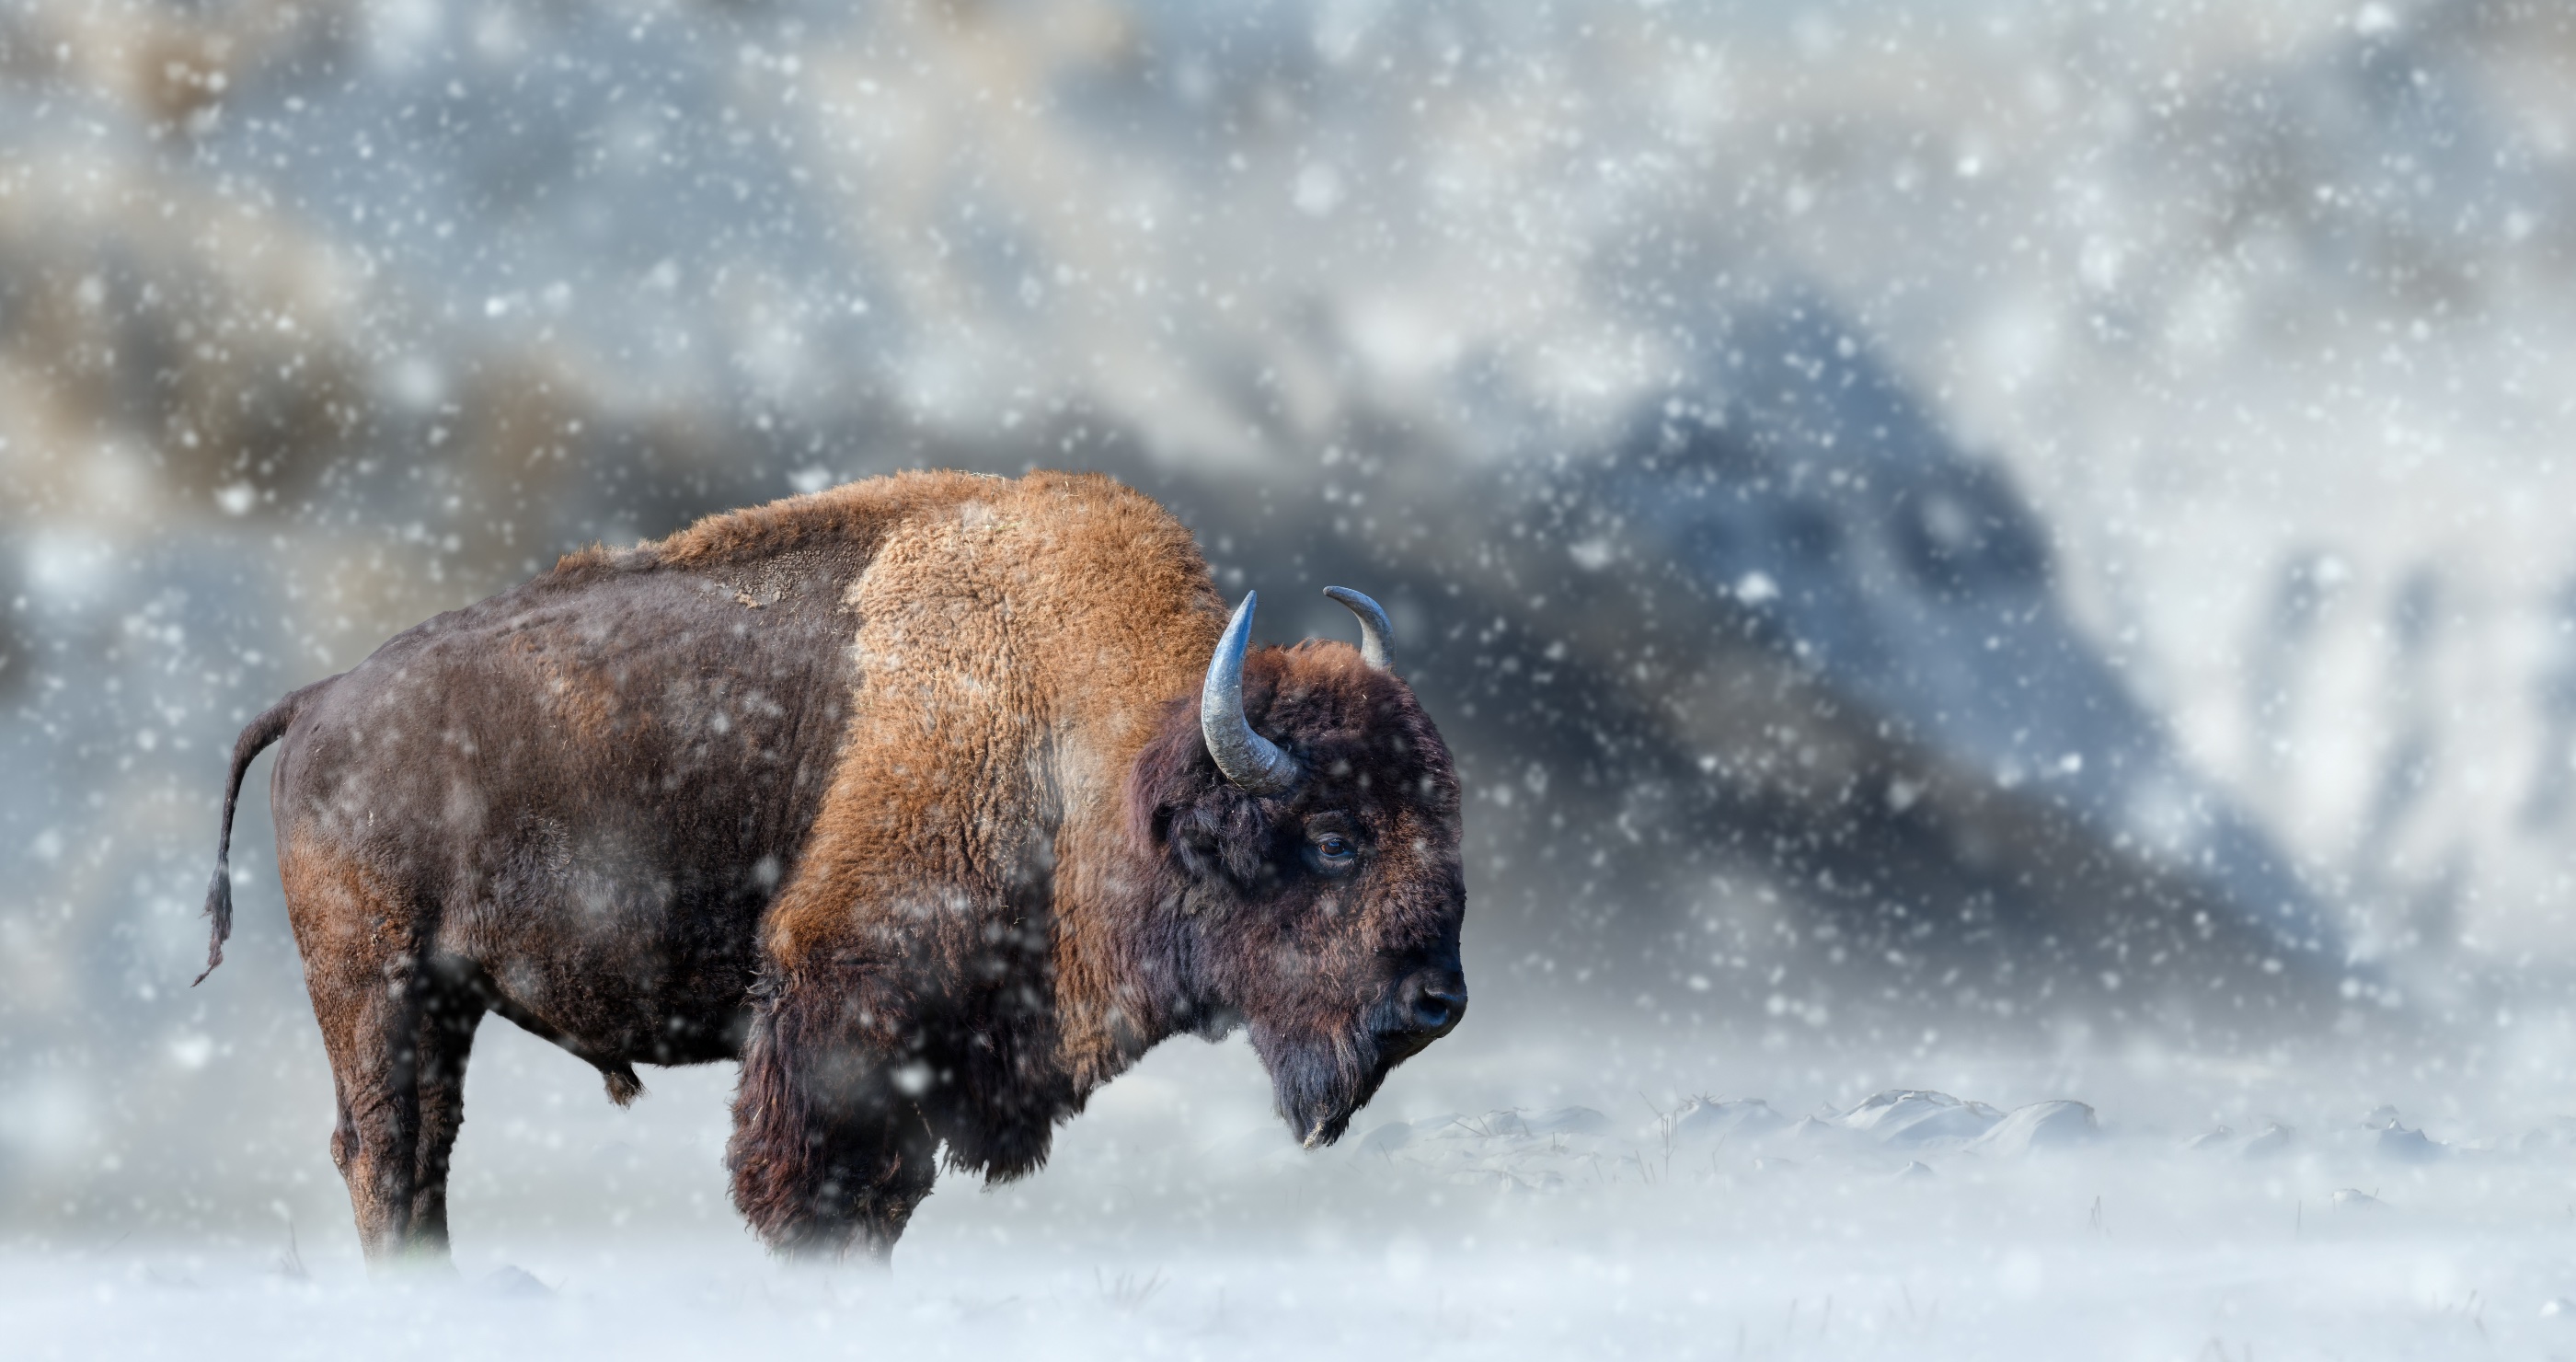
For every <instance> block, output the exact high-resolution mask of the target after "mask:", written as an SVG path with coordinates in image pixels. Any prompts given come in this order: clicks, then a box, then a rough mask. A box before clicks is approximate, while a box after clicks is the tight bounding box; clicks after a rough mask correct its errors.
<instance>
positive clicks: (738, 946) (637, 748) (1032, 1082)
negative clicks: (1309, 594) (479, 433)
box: [200, 473, 1467, 1262]
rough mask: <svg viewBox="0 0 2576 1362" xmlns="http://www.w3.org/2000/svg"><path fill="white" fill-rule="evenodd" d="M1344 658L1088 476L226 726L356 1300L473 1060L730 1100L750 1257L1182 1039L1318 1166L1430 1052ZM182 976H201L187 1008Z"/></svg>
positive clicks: (1376, 753)
mask: <svg viewBox="0 0 2576 1362" xmlns="http://www.w3.org/2000/svg"><path fill="white" fill-rule="evenodd" d="M1331 594H1332V595H1333V596H1334V597H1335V598H1336V599H1337V600H1340V601H1341V602H1342V603H1343V604H1345V605H1347V606H1348V607H1350V609H1351V610H1352V611H1353V613H1355V614H1357V615H1358V616H1359V618H1360V622H1361V634H1362V639H1363V646H1362V647H1360V648H1356V649H1355V648H1353V647H1351V646H1350V645H1348V644H1344V643H1338V642H1317V641H1312V640H1310V641H1308V642H1305V643H1301V644H1298V645H1297V646H1295V647H1293V648H1285V649H1283V648H1275V647H1274V648H1264V649H1261V650H1258V651H1252V650H1250V649H1249V648H1248V643H1249V639H1250V626H1251V622H1252V611H1253V598H1252V597H1251V596H1249V595H1247V596H1246V597H1245V598H1244V601H1243V604H1242V605H1241V606H1240V607H1239V608H1238V609H1237V610H1236V611H1235V612H1234V614H1233V616H1232V618H1231V620H1230V621H1229V619H1228V617H1227V615H1226V613H1225V610H1224V607H1223V603H1222V601H1221V600H1220V599H1219V598H1218V596H1217V594H1216V589H1215V586H1214V583H1213V582H1212V581H1211V580H1210V578H1209V575H1208V569H1207V565H1206V562H1205V560H1204V559H1203V558H1202V557H1201V556H1200V554H1199V551H1198V548H1197V546H1196V545H1195V543H1193V541H1192V540H1191V538H1190V535H1189V532H1188V531H1187V530H1186V529H1185V528H1183V527H1182V526H1181V524H1180V523H1179V522H1178V521H1176V520H1174V519H1173V518H1172V517H1171V515H1170V514H1169V513H1167V512H1166V511H1164V510H1163V509H1162V508H1161V507H1160V506H1157V505H1156V504H1154V502H1152V501H1151V500H1149V499H1148V498H1146V497H1144V496H1142V495H1141V494H1139V493H1136V492H1134V491H1132V490H1129V489H1127V488H1124V487H1121V486H1119V485H1117V484H1115V483H1113V482H1111V481H1109V480H1107V479H1105V478H1100V477H1094V476H1080V475H1066V474H1055V473H1039V474H1032V475H1031V476H1029V477H1027V478H1023V479H1020V480H1018V481H1016V482H1014V481H1007V480H1002V479H996V478H986V477H976V476H971V475H965V474H953V473H939V474H906V475H901V476H897V477H891V478H881V479H876V480H873V481H868V482H861V483H853V484H850V485H848V486H844V487H839V488H835V489H832V490H829V491H825V492H820V493H816V494H812V495H809V496H801V497H795V498H791V499H789V500H786V501H781V502H775V503H772V504H770V505H767V506H761V507H756V508H752V509H749V510H744V511H737V512H733V513H731V514H727V515H721V516H715V517H712V518H710V519H707V520H704V521H701V522H699V523H698V524H696V525H693V526H691V527H689V528H688V529H686V530H683V531H681V532H680V533H678V534H675V535H673V536H671V537H670V538H668V539H665V540H662V541H660V542H658V543H651V544H644V545H640V546H638V547H636V548H633V549H630V550H619V551H607V550H599V549H593V550H590V551H586V552H582V553H576V554H573V555H571V556H569V557H567V558H565V559H564V560H563V561H562V562H561V563H560V564H558V565H557V566H556V567H555V568H554V570H553V571H551V572H548V573H546V574H544V575H543V576H540V577H538V578H536V579H535V580H533V581H530V582H528V583H526V584H524V585H522V586H519V587H517V588H515V589H512V590H510V591H505V592H502V593H501V594H499V595H497V596H494V597H492V598H490V599H488V600H485V601H482V602H480V603H479V604H476V605H472V606H469V607H467V608H465V609H462V610H458V611H454V612H451V613H449V614H445V615H441V616H439V617H438V618H436V619H433V620H430V621H429V622H427V623H425V624H422V625H420V626H418V627H417V628H414V629H412V630H410V631H408V632H406V633H404V634H402V635H399V636H398V637H396V638H394V639H393V640H392V641H391V642H388V643H387V644H385V645H384V646H383V647H382V648H380V649H378V650H377V651H376V653H375V654H374V655H373V656H372V657H369V658H368V659H367V660H366V661H365V662H363V663H361V664H359V665H358V666H357V667H356V668H355V669H353V670H351V671H349V672H346V673H344V674H342V675H340V676H336V677H333V678H331V679H329V680H326V681H322V682H318V683H316V684H314V685H311V686H307V687H306V688H304V689H302V690H300V691H297V692H295V693H294V694H292V695H289V696H287V697H286V698H285V699H284V700H282V701H280V702H279V703H278V704H277V705H276V706H275V707H273V708H271V709H270V710H269V711H268V712H267V713H265V714H262V715H261V716H260V717H259V718H258V719H256V720H254V721H253V722H252V723H251V725H250V726H249V727H248V728H247V729H245V730H244V731H243V733H242V735H241V738H240V740H239V742H238V743H237V744H236V745H235V747H234V750H233V758H232V767H231V774H230V778H229V781H228V783H227V785H226V789H225V797H224V814H223V838H224V841H223V842H220V843H219V844H218V863H217V869H216V873H215V880H214V885H213V887H212V889H211V890H210V891H209V894H208V902H207V911H208V913H209V914H210V915H211V916H212V917H213V919H214V926H213V931H212V937H213V939H212V942H211V944H210V947H209V950H208V958H207V969H208V971H209V972H211V971H212V970H213V968H214V967H215V965H216V963H218V962H219V961H220V960H221V959H222V948H223V942H224V939H225V937H226V936H227V935H228V934H229V932H230V930H231V918H232V903H231V890H230V879H229V873H228V871H227V869H226V868H225V866H224V863H223V855H224V854H225V849H226V848H227V847H228V844H229V839H230V837H231V829H232V816H233V806H234V803H235V801H236V799H237V798H238V796H239V793H240V787H241V783H242V775H243V771H244V768H245V767H247V766H248V765H249V763H250V761H251V759H252V758H253V757H255V756H256V755H257V754H258V753H259V752H260V750H261V749H263V748H265V747H267V746H268V745H269V744H271V743H281V744H282V746H281V748H280V754H279V757H278V760H277V763H276V769H275V772H274V775H273V780H272V784H271V800H272V802H273V804H274V807H275V809H276V822H277V836H278V864H279V871H280V879H281V882H282V884H283V887H284V890H285V896H286V907H287V916H288V919H289V921H290V922H291V923H292V924H293V927H294V931H295V940H296V946H297V949H298V950H299V952H301V954H302V956H303V959H304V972H305V977H306V979H307V981H308V984H309V986H310V989H311V992H312V997H313V1008H314V1013H315V1015H316V1017H317V1018H319V1020H320V1022H321V1026H322V1034H323V1041H324V1044H325V1047H326V1048H327V1050H328V1052H329V1055H330V1059H331V1069H332V1076H333V1079H334V1081H335V1087H336V1091H337V1094H338V1105H339V1119H338V1122H337V1125H336V1127H335V1129H334V1131H333V1133H332V1137H331V1155H332V1159H333V1161H334V1162H335V1163H336V1164H338V1166H339V1168H340V1171H341V1174H342V1176H343V1177H345V1178H346V1179H347V1181H348V1185H349V1200H350V1203H351V1205H352V1207H353V1208H354V1210H355V1212H356V1216H357V1224H358V1234H359V1238H360V1240H361V1242H362V1243H363V1245H364V1247H365V1249H366V1252H367V1254H368V1257H369V1259H370V1260H371V1261H376V1262H382V1261H385V1260H387V1259H390V1258H394V1257H398V1256H404V1255H415V1254H416V1255H424V1256H429V1257H433V1258H436V1257H441V1256H443V1255H444V1254H445V1253H446V1251H447V1209H446V1185H447V1159H448V1153H449V1150H450V1149H451V1147H452V1146H453V1144H454V1141H455V1138H456V1131H457V1124H458V1121H459V1119H460V1117H461V1101H462V1095H463V1091H464V1076H465V1062H466V1056H467V1052H468V1050H469V1048H470V1047H471V1045H472V1042H473V1037H474V1031H475V1028H476V1026H477V1024H478V1023H479V1022H480V1021H481V1020H482V1018H483V1016H484V1014H485V1013H487V1012H494V1013H499V1014H500V1015H501V1016H503V1017H506V1018H508V1019H509V1020H511V1021H513V1022H515V1023H517V1024H518V1025H520V1026H522V1027H525V1028H527V1029H528V1030H530V1031H532V1032H534V1033H536V1034H538V1035H540V1036H543V1037H545V1038H546V1039H548V1040H551V1041H553V1042H554V1043H556V1044H558V1045H560V1046H562V1047H563V1048H565V1049H566V1050H569V1051H571V1052H572V1053H574V1054H575V1055H578V1056H580V1057H581V1058H583V1059H584V1060H587V1061H589V1062H590V1063H591V1064H593V1065H596V1066H597V1067H598V1068H599V1070H600V1072H601V1073H602V1074H603V1075H605V1076H606V1078H607V1083H608V1091H609V1095H610V1096H611V1097H612V1098H614V1099H616V1100H617V1101H619V1102H626V1101H631V1100H633V1098H634V1096H635V1095H636V1093H637V1092H639V1091H640V1086H639V1085H638V1083H637V1082H636V1078H635V1071H634V1066H635V1065H636V1064H637V1063H652V1064H690V1063H703V1062H710V1061H715V1060H721V1059H733V1058H739V1059H740V1060H741V1061H742V1078H741V1086H740V1088H739V1091H738V1093H737V1095H736V1097H735V1100H734V1112H733V1114H734V1135H733V1139H732V1143H731V1146H730V1149H729V1151H728V1155H727V1163H728V1166H729V1167H730V1168H731V1170H732V1174H733V1194H734V1200H735V1203H736V1205H738V1206H739V1207H740V1208H741V1210H742V1212H743V1214H744V1215H745V1216H747V1217H749V1219H750V1220H751V1222H752V1224H753V1225H754V1226H755V1227H756V1228H757V1229H758V1230H759V1232H760V1233H761V1235H762V1236H763V1237H764V1238H765V1239H766V1240H767V1241H768V1243H769V1244H770V1245H771V1246H772V1247H773V1248H775V1249H777V1250H779V1251H782V1252H790V1253H799V1254H826V1255H830V1254H842V1253H847V1252H850V1251H852V1250H858V1251H862V1252H865V1253H867V1254H870V1255H874V1256H878V1257H882V1256H884V1255H886V1254H888V1253H890V1252H891V1251H892V1249H893V1246H894V1243H895V1240H896V1239H897V1237H898V1236H900V1235H901V1234H902V1232H903V1227H904V1224H905V1222H906V1221H907V1220H908V1219H909V1218H910V1217H911V1214H912V1211H913V1208H914V1207H915V1206H916V1205H918V1204H919V1203H920V1201H921V1199H922V1198H923V1197H924V1196H926V1195H928V1194H929V1191H930V1187H931V1181H932V1176H933V1173H934V1168H933V1161H934V1158H935V1157H936V1152H937V1150H938V1149H939V1147H940V1145H941V1144H942V1143H943V1142H944V1143H945V1145H946V1147H947V1161H948V1163H949V1164H950V1165H951V1166H952V1167H955V1168H958V1169H962V1170H967V1171H972V1172H977V1173H981V1174H983V1175H985V1176H986V1177H987V1178H992V1179H1005V1178H1011V1177H1016V1176H1019V1175H1021V1174H1024V1173H1027V1172H1029V1171H1031V1170H1033V1169H1035V1168H1037V1167H1038V1166H1040V1165H1041V1164H1042V1163H1044V1161H1045V1159H1046V1156H1047V1149H1048V1144H1049V1141H1050V1139H1051V1138H1052V1132H1053V1129H1054V1126H1055V1124H1056V1123H1057V1122H1059V1121H1062V1120H1065V1119H1067V1118H1068V1117H1070V1116H1071V1115H1072V1114H1073V1113H1075V1112H1077V1111H1079V1110H1081V1108H1082V1106H1083V1103H1084V1101H1085V1100H1086V1099H1087V1098H1088V1096H1089V1095H1090V1093H1091V1092H1092V1091H1093V1090H1094V1089H1095V1088H1097V1087H1098V1086H1099V1085H1100V1084H1102V1083H1104V1082H1107V1081H1108V1080H1109V1079H1111V1078H1113V1077H1115V1076H1116V1075H1117V1074H1118V1073H1120V1072H1121V1071H1122V1070H1124V1069H1125V1068H1126V1067H1127V1066H1128V1065H1130V1064H1132V1063H1134V1062H1135V1061H1136V1059H1137V1058H1138V1057H1139V1056H1140V1055H1142V1054H1143V1053H1144V1052H1145V1051H1146V1050H1147V1049H1149V1048H1151V1047H1152V1046H1154V1045H1155V1044H1156V1043H1158V1042H1160V1041H1162V1040H1164V1039H1166V1038H1168V1037H1170V1036H1173V1035H1176V1034H1178V1033H1180V1032H1184V1031H1188V1032H1194V1033H1197V1034H1200V1035H1203V1036H1208V1037H1211V1038H1213V1037H1216V1036H1220V1035H1223V1034H1225V1033H1226V1032H1228V1031H1230V1030H1231V1029H1233V1028H1234V1027H1236V1026H1244V1027H1247V1028H1248V1029H1249V1030H1250V1032H1251V1038H1252V1042H1253V1045H1254V1047H1255V1048H1256V1049H1257V1050H1258V1052H1259V1053H1260V1055H1261V1059H1262V1061H1263V1063H1264V1064H1265V1065H1266V1066H1267V1067H1268V1069H1269V1072H1270V1076H1271V1080H1272V1084H1273V1088H1274V1090H1275V1095H1276V1097H1277V1101H1278V1106H1279V1111H1280V1114H1281V1115H1282V1116H1283V1117H1284V1118H1285V1119H1286V1120H1287V1122H1288V1124H1289V1126H1290V1128H1291V1129H1292V1131H1293V1132H1294V1133H1295V1135H1296V1136H1297V1137H1298V1138H1299V1139H1300V1140H1302V1141H1304V1142H1305V1143H1307V1144H1308V1145H1315V1144H1320V1143H1326V1142H1330V1141H1332V1140H1334V1139H1336V1138H1338V1137H1339V1136H1340V1135H1341V1133H1342V1131H1343V1129H1344V1128H1345V1127H1346V1126H1347V1125H1348V1123H1349V1121H1350V1118H1351V1115H1352V1113H1353V1112H1355V1111H1356V1110H1358V1109H1359V1107H1360V1106H1361V1105H1362V1104H1364V1103H1365V1102H1367V1101H1368V1099H1369V1097H1370V1095H1371V1094H1373V1093H1374V1092H1375V1091H1376V1090H1377V1087H1378V1085H1379V1083H1380V1082H1381V1081H1383V1080H1384V1079H1385V1077H1386V1074H1387V1071H1388V1070H1390V1069H1392V1068H1393V1067H1394V1066H1395V1065H1397V1064H1399V1063H1402V1062H1403V1061H1404V1060H1405V1059H1406V1058H1408V1057H1409V1056H1411V1055H1413V1054H1415V1053H1416V1052H1418V1051H1420V1050H1421V1049H1422V1048H1423V1047H1424V1046H1426V1045H1428V1044H1430V1043H1431V1042H1432V1041H1434V1040H1437V1039H1439V1038H1440V1037H1441V1036H1444V1035H1446V1034H1448V1032H1449V1031H1450V1030H1451V1029H1453V1028H1454V1027H1456V1026H1457V1024H1458V1021H1459V1018H1460V1017H1461V1016H1462V1015H1463V1014H1464V1013H1465V1010H1466V1006H1467V988H1466V980H1465V978H1464V976H1463V975H1462V974H1461V973H1460V971H1459V956H1458V932H1459V924H1460V920H1461V917H1462V915H1463V912H1464V909H1465V888H1464V885H1463V883H1462V880H1461V877H1460V871H1459V860H1458V842H1459V795H1458V783H1457V778H1456V776H1455V774H1454V772H1453V769H1452V766H1451V763H1450V759H1449V753H1448V749H1447V748H1446V747H1445V746H1443V744H1442V743H1441V740H1440V735H1439V733H1438V731H1437V730H1436V729H1435V728H1434V727H1433V726H1432V723H1431V720H1430V718H1429V716H1427V715H1426V714H1424V713H1423V711H1422V709H1421V706H1420V705H1419V704H1418V703H1416V701H1415V699H1414V695H1413V692H1412V690H1411V688H1410V687H1408V686H1407V685H1406V684H1405V683H1404V682H1403V681H1402V680H1401V679H1399V678H1398V677H1397V676H1396V675H1395V673H1394V672H1393V671H1392V670H1391V669H1390V666H1389V660H1388V653H1387V643H1388V640H1387V633H1388V629H1387V623H1386V616H1385V612H1383V611H1382V610H1380V609H1378V607H1377V606H1376V604H1375V603H1374V602H1372V601H1370V600H1369V599H1368V598H1367V597H1365V596H1362V595H1360V594H1358V593H1357V592H1352V591H1346V590H1343V589H1341V588H1333V589H1332V591H1331ZM202 977H203V976H200V978H201V979H202Z"/></svg>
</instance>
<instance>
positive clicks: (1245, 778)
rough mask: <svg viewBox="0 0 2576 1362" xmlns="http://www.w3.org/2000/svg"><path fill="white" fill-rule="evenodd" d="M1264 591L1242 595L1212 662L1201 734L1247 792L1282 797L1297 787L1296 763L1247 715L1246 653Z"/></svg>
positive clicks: (1202, 692) (1203, 691)
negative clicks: (1255, 609) (1254, 613)
mask: <svg viewBox="0 0 2576 1362" xmlns="http://www.w3.org/2000/svg"><path fill="white" fill-rule="evenodd" d="M1260 596H1261V593H1259V592H1257V591H1247V592H1245V593H1243V604H1241V605H1238V606H1236V607H1235V608H1234V618H1233V619H1232V620H1230V621H1228V622H1227V624H1226V626H1225V635H1224V637H1222V638H1219V639H1218V640H1217V641H1216V655H1215V656H1214V657H1211V658H1209V659H1208V669H1207V683H1206V684H1205V685H1202V686H1201V687H1199V734H1200V736H1202V737H1204V738H1206V739H1207V750H1208V755H1209V756H1211V757H1214V758H1216V769H1218V770H1220V771H1223V772H1224V773H1225V778H1226V779H1227V780H1230V781H1232V782H1234V783H1235V785H1236V786H1238V787H1239V788H1241V789H1243V790H1244V791H1246V792H1248V793H1251V794H1257V795H1266V794H1277V793H1279V792H1280V791H1281V790H1285V789H1287V788H1288V787H1289V786H1291V785H1294V784H1296V783H1297V761H1296V759H1295V758H1293V757H1291V756H1289V755H1288V754H1287V753H1285V752H1282V751H1280V750H1279V745H1278V744H1277V743H1274V742H1272V741H1270V740H1269V739H1268V738H1265V737H1263V736H1261V735H1260V734H1258V733H1255V732H1253V731H1252V721H1251V720H1250V719H1247V718H1245V717H1243V655H1244V653H1245V651H1246V650H1248V649H1250V648H1251V646H1252V606H1253V602H1255V601H1257V600H1259V599H1260Z"/></svg>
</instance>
